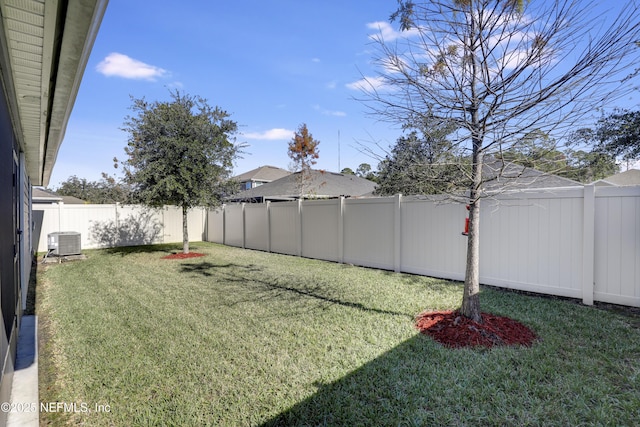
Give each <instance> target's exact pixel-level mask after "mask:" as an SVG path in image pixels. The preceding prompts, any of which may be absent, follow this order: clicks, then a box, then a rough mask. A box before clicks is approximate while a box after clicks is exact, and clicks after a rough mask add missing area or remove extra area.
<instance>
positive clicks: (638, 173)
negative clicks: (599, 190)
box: [594, 169, 640, 186]
mask: <svg viewBox="0 0 640 427" xmlns="http://www.w3.org/2000/svg"><path fill="white" fill-rule="evenodd" d="M594 184H595V185H614V186H625V185H640V170H638V169H629V170H627V171H624V172H621V173H617V174H615V175H611V176H608V177H606V178H603V179H599V180H598V181H596V182H594Z"/></svg>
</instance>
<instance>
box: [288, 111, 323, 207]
mask: <svg viewBox="0 0 640 427" xmlns="http://www.w3.org/2000/svg"><path fill="white" fill-rule="evenodd" d="M319 144H320V141H318V140H316V139H314V138H313V135H311V133H310V132H309V129H308V128H307V125H306V123H303V124H301V125H300V126H299V127H298V130H297V131H296V132H295V134H294V135H293V138H292V139H291V141H290V142H289V146H288V150H287V154H288V155H289V157H290V158H291V160H292V162H293V169H294V171H296V172H298V175H297V179H298V183H297V185H298V188H299V192H300V196H301V197H302V196H303V195H304V194H305V193H306V186H307V183H308V182H309V180H310V179H311V167H312V166H313V165H315V164H316V162H317V160H318V158H319V157H320V152H319V151H318V145H319Z"/></svg>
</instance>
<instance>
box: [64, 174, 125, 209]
mask: <svg viewBox="0 0 640 427" xmlns="http://www.w3.org/2000/svg"><path fill="white" fill-rule="evenodd" d="M56 193H58V194H60V195H61V196H73V197H77V198H79V199H82V200H84V201H85V202H87V203H95V204H104V203H128V202H129V201H130V199H131V190H130V188H129V187H128V186H127V185H126V184H125V183H123V182H120V181H118V180H116V179H115V178H114V177H112V176H109V175H107V174H106V173H104V172H103V173H102V178H101V179H100V180H99V181H88V180H87V179H85V178H78V177H77V176H76V175H72V176H70V177H69V178H67V180H66V181H64V182H62V183H60V186H59V187H58V188H57V189H56Z"/></svg>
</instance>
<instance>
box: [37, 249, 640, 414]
mask: <svg viewBox="0 0 640 427" xmlns="http://www.w3.org/2000/svg"><path fill="white" fill-rule="evenodd" d="M171 249H173V250H177V249H178V247H177V246H153V247H141V248H126V249H122V250H101V251H87V252H86V254H87V257H88V259H87V260H85V261H78V262H68V263H62V264H56V265H49V266H47V267H46V268H43V267H42V266H40V267H39V271H38V288H37V304H36V311H37V314H38V315H39V322H40V328H41V330H40V359H39V360H40V369H41V372H40V400H41V402H67V403H73V402H75V403H76V404H77V405H78V406H79V409H80V410H78V411H77V412H69V411H67V412H64V411H63V412H56V413H54V412H50V413H46V412H45V413H41V420H44V422H47V423H50V424H53V425H63V424H66V423H69V424H78V423H80V424H82V425H87V426H156V425H163V426H204V425H212V426H245V425H246V426H249V425H344V426H359V425H361V426H370V425H389V426H399V425H407V426H414V425H415V426H423V425H425V426H426V425H428V426H432V425H465V426H476V425H482V426H485V425H487V426H490V425H535V426H540V425H566V426H569V425H571V426H575V425H620V426H623V425H624V426H628V425H637V423H638V422H639V421H638V420H640V376H639V373H640V330H639V327H640V322H639V320H638V318H637V317H633V316H630V315H625V314H620V313H614V312H611V311H603V310H599V309H597V308H593V307H585V306H581V305H579V304H575V303H573V302H568V301H562V300H559V299H551V298H541V297H532V296H527V295H520V294H516V293H510V292H503V291H497V290H492V289H483V290H482V296H481V301H482V304H483V311H488V312H492V313H495V314H499V315H503V316H509V317H511V318H513V319H516V320H519V321H520V322H522V323H524V324H526V325H527V326H529V327H530V328H531V329H533V330H534V331H535V332H536V333H537V334H538V336H539V337H540V340H539V341H538V342H537V343H536V344H534V346H533V347H531V348H493V349H491V350H486V349H464V350H452V349H448V348H445V347H443V346H441V345H440V344H437V343H435V342H434V341H432V340H431V339H430V338H428V337H427V336H424V335H420V334H418V333H417V331H416V329H415V328H414V325H413V319H414V316H415V315H417V314H418V313H420V312H422V311H424V310H426V309H447V308H456V307H457V306H458V305H459V303H460V301H461V295H462V285H461V284H460V283H455V282H449V281H445V280H438V279H432V278H427V277H420V276H413V275H406V274H396V273H391V272H386V271H379V270H374V269H366V268H359V267H353V266H349V265H341V264H334V263H327V262H322V261H316V260H310V259H304V258H297V257H289V256H283V255H276V254H269V253H264V252H258V251H249V250H242V249H236V248H230V247H224V246H220V245H216V244H209V243H196V244H192V250H193V251H197V252H202V253H205V254H206V256H205V257H201V258H194V259H190V260H165V259H162V256H164V255H166V254H167V253H169V251H170V250H171ZM82 403H84V404H85V405H86V406H84V407H83V406H81V404H82ZM96 405H102V406H99V407H98V408H99V409H101V410H102V411H100V412H96V411H95V408H96ZM82 408H86V409H87V410H86V411H85V410H84V409H82Z"/></svg>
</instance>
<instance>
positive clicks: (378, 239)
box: [206, 185, 640, 307]
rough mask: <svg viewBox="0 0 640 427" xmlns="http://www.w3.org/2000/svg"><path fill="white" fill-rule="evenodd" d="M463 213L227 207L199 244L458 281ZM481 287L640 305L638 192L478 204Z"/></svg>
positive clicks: (345, 204)
mask: <svg viewBox="0 0 640 427" xmlns="http://www.w3.org/2000/svg"><path fill="white" fill-rule="evenodd" d="M466 215H467V211H466V208H465V206H464V205H462V204H455V203H445V202H442V201H440V202H438V201H434V200H421V199H417V198H403V197H401V196H396V197H389V198H370V199H335V200H323V201H298V202H282V203H265V204H234V205H226V206H224V207H223V208H222V209H218V210H215V211H210V212H209V213H208V217H207V224H208V227H207V236H206V240H209V241H212V242H218V243H223V244H226V245H230V246H237V247H243V248H248V249H258V250H263V251H270V252H277V253H283V254H290V255H297V256H303V257H308V258H316V259H322V260H328V261H335V262H342V263H350V264H354V265H361V266H368V267H376V268H382V269H387V270H393V271H398V272H407V273H414V274H421V275H428V276H433V277H440V278H446V279H454V280H462V279H464V270H465V268H464V267H465V259H466V244H467V238H466V237H465V236H463V235H462V234H461V232H462V231H463V228H464V219H465V218H466ZM480 221H481V227H480V234H481V247H480V250H481V254H480V280H481V282H482V283H483V284H487V285H495V286H500V287H504V288H511V289H518V290H524V291H532V292H539V293H544V294H551V295H558V296H566V297H572V298H579V299H582V301H583V302H584V303H585V304H592V303H593V301H602V302H609V303H615V304H622V305H628V306H636V307H640V187H595V186H592V185H590V186H585V187H584V188H583V187H578V188H562V189H558V188H555V189H543V190H535V191H534V190H528V191H520V192H513V193H510V194H502V195H499V196H496V197H495V198H492V199H485V200H483V201H482V204H481V219H480Z"/></svg>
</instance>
